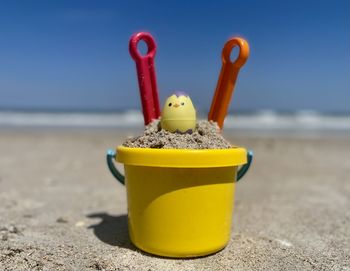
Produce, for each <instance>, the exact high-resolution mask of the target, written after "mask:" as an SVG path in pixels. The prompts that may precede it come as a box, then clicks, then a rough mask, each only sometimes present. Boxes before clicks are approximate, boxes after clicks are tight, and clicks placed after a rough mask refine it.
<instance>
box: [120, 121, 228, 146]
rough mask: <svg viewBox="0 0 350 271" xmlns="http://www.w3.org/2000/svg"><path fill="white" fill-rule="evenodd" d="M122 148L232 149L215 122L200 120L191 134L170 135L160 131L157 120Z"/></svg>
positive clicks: (128, 140) (126, 142)
mask: <svg viewBox="0 0 350 271" xmlns="http://www.w3.org/2000/svg"><path fill="white" fill-rule="evenodd" d="M123 146H126V147H130V148H154V149H228V148H232V145H231V143H230V142H228V141H227V140H226V139H224V137H223V136H222V135H221V134H220V129H219V127H218V125H217V123H216V122H212V121H206V120H202V121H199V122H198V123H197V126H196V129H195V131H194V132H193V133H192V134H179V133H171V132H168V131H166V130H163V129H161V127H160V124H159V120H155V121H153V122H151V123H150V124H149V125H147V126H146V127H145V131H144V133H143V135H141V136H137V137H133V138H128V139H127V140H126V141H125V142H124V143H123Z"/></svg>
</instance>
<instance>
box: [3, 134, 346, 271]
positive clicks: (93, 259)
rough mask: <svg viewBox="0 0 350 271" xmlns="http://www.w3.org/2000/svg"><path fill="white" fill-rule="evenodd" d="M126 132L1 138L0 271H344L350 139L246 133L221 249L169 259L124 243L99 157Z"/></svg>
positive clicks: (117, 192) (110, 182)
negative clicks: (248, 164)
mask: <svg viewBox="0 0 350 271" xmlns="http://www.w3.org/2000/svg"><path fill="white" fill-rule="evenodd" d="M129 134H131V133H130V132H127V131H116V130H106V131H89V130H75V131H69V130H43V129H41V130H37V131H30V130H24V129H16V130H14V129H12V130H11V129H2V130H1V131H0V270H187V271H188V270H350V256H349V255H350V177H349V176H350V159H349V153H350V137H348V138H346V137H336V136H331V137H315V138H310V137H300V138H293V137H291V136H283V137H281V136H279V137H275V136H265V137H254V136H249V137H248V136H243V135H235V134H226V136H227V137H228V139H230V141H231V142H234V143H235V144H238V145H243V146H246V147H248V148H250V149H253V150H254V152H255V161H254V165H253V168H252V169H251V171H250V172H249V173H248V174H247V175H246V176H245V178H244V180H243V181H242V182H240V183H239V184H238V185H237V191H236V192H237V193H236V205H235V212H234V217H233V220H234V221H233V228H232V237H231V240H230V243H229V245H228V246H227V247H226V248H225V249H224V250H222V251H220V252H218V253H216V254H214V255H211V256H208V257H203V258H197V259H189V260H174V259H166V258H161V257H155V256H151V255H148V254H146V253H143V252H141V251H139V250H137V249H136V248H135V247H134V246H133V245H132V244H131V243H130V241H129V237H128V230H127V216H126V210H127V207H126V192H125V189H124V187H123V186H121V185H120V184H118V183H117V182H116V181H115V180H114V179H113V177H112V176H111V174H110V173H109V172H108V170H107V167H106V164H105V151H106V150H107V149H108V148H109V147H114V146H116V145H118V144H120V143H121V142H122V140H123V138H125V136H126V135H129Z"/></svg>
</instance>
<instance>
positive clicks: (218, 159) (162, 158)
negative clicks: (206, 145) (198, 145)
mask: <svg viewBox="0 0 350 271" xmlns="http://www.w3.org/2000/svg"><path fill="white" fill-rule="evenodd" d="M117 153H118V155H117V161H118V162H121V163H124V164H126V165H134V166H154V167H181V168H192V167H193V168H207V167H228V166H238V165H243V164H245V163H247V150H246V149H244V148H239V147H232V148H231V149H211V150H209V149H205V150H190V149H151V148H128V147H123V146H119V147H118V148H117Z"/></svg>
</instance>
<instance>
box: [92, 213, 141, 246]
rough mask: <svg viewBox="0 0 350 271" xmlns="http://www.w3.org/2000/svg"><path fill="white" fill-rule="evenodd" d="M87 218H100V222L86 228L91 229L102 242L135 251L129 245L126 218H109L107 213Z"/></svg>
mask: <svg viewBox="0 0 350 271" xmlns="http://www.w3.org/2000/svg"><path fill="white" fill-rule="evenodd" d="M87 217H88V218H101V219H102V220H101V221H100V222H99V223H97V224H95V225H91V226H89V227H88V228H89V229H93V231H94V234H95V235H96V237H97V238H98V239H100V240H101V241H102V242H104V243H106V244H109V245H112V246H118V247H123V248H128V249H131V250H137V249H136V247H135V246H134V245H133V244H132V243H131V241H130V239H129V232H128V216H127V215H120V216H111V215H109V214H107V213H92V214H89V215H87Z"/></svg>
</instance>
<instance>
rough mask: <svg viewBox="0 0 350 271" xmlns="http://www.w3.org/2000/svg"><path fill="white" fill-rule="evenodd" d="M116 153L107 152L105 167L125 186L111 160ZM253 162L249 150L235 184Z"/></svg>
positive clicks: (112, 151) (121, 175) (121, 176)
mask: <svg viewBox="0 0 350 271" xmlns="http://www.w3.org/2000/svg"><path fill="white" fill-rule="evenodd" d="M116 157H117V153H116V152H115V151H114V150H108V151H107V156H106V158H107V165H108V168H109V170H110V172H111V173H112V175H113V176H114V177H115V178H116V179H117V180H118V181H119V182H120V183H121V184H122V185H125V176H124V175H123V174H121V173H120V172H119V170H118V169H117V168H116V167H115V165H114V162H113V160H116ZM252 161H253V151H251V150H249V151H248V152H247V163H246V164H244V165H243V166H242V167H241V168H240V169H239V170H238V172H237V182H238V181H239V180H240V179H242V178H243V176H244V175H245V174H246V173H247V172H248V170H249V168H250V165H251V163H252Z"/></svg>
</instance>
